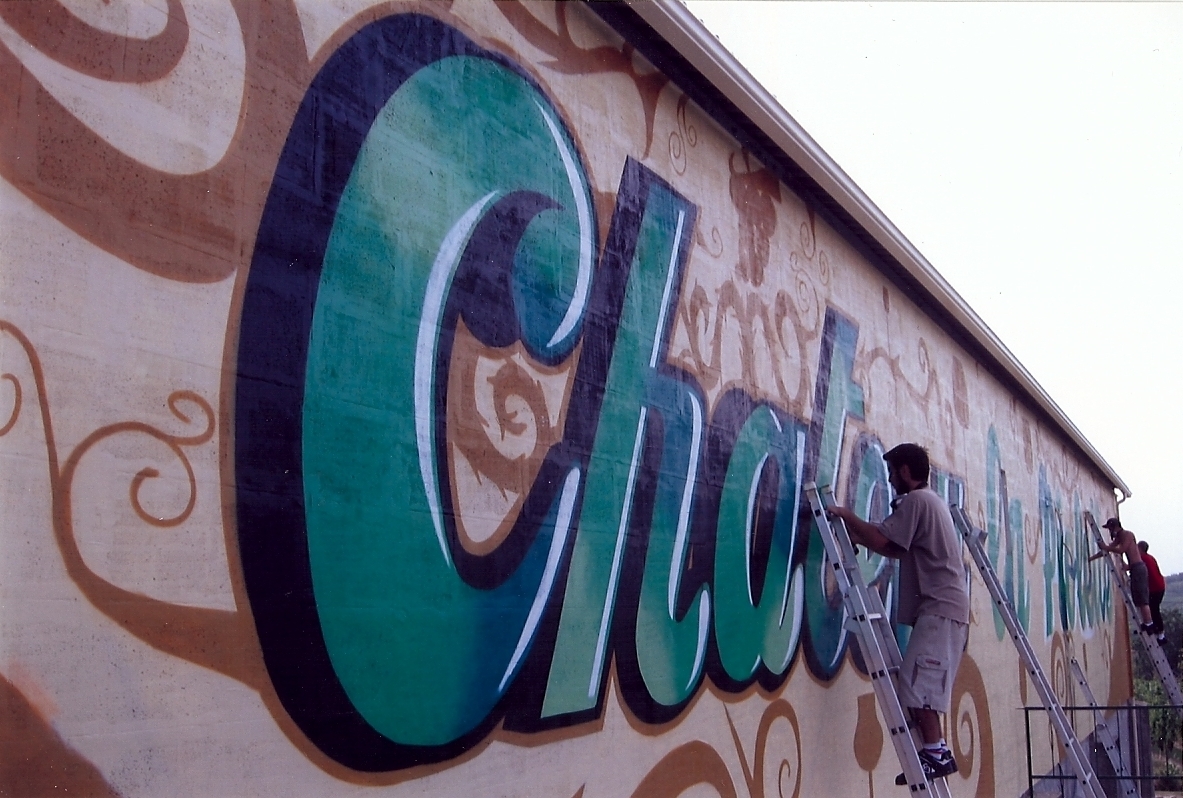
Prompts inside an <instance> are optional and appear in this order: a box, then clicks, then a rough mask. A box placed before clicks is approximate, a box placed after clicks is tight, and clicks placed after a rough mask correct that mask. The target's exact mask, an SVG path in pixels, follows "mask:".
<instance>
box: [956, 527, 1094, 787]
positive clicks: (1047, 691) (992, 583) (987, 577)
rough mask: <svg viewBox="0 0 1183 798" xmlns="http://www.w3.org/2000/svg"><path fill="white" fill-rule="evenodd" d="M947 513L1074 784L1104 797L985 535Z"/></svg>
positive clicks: (1086, 754)
mask: <svg viewBox="0 0 1183 798" xmlns="http://www.w3.org/2000/svg"><path fill="white" fill-rule="evenodd" d="M949 510H950V512H951V513H952V514H953V524H954V526H956V527H957V531H958V532H960V533H961V537H962V538H964V539H965V545H966V546H967V547H968V548H969V552H970V554H971V555H972V556H973V559H974V562H975V563H976V564H977V566H978V570H979V571H980V572H981V573H982V581H984V582H985V583H986V588H987V589H988V590H989V591H990V596H991V597H992V598H993V599H994V606H996V607H997V608H998V612H999V613H1000V614H1001V615H1002V620H1003V622H1004V623H1005V624H1006V628H1007V631H1009V632H1010V636H1011V639H1012V640H1013V641H1014V644H1015V648H1017V649H1018V650H1019V659H1021V660H1022V661H1023V665H1024V666H1025V667H1026V668H1027V673H1028V674H1030V675H1031V681H1032V683H1033V684H1034V685H1035V690H1036V692H1038V693H1039V698H1040V699H1041V700H1042V701H1043V706H1044V707H1045V708H1046V709H1047V712H1048V717H1049V718H1050V719H1051V722H1052V726H1053V727H1054V728H1055V730H1056V734H1057V735H1059V738H1060V743H1061V744H1062V745H1063V746H1064V750H1065V751H1066V752H1067V754H1068V762H1069V764H1070V765H1071V766H1072V770H1073V771H1074V772H1075V773H1076V781H1077V784H1079V786H1080V791H1081V793H1082V794H1083V795H1084V796H1085V798H1105V791H1104V790H1103V789H1102V788H1101V786H1100V784H1098V783H1097V774H1096V773H1094V772H1093V767H1092V765H1091V764H1090V763H1089V758H1088V752H1087V751H1086V750H1085V748H1084V746H1083V745H1082V744H1081V742H1080V740H1078V739H1077V738H1076V732H1074V731H1073V730H1072V723H1071V722H1070V721H1069V719H1068V715H1067V713H1065V712H1064V708H1063V707H1062V706H1060V702H1059V701H1057V700H1056V694H1055V691H1054V690H1053V689H1052V684H1051V682H1050V681H1048V678H1047V676H1046V675H1045V674H1044V672H1043V668H1042V666H1040V664H1039V658H1038V657H1036V656H1035V651H1034V649H1032V648H1031V641H1030V640H1028V639H1027V634H1026V632H1024V631H1023V627H1022V626H1021V625H1020V624H1019V619H1018V617H1016V615H1015V609H1014V607H1013V606H1012V605H1011V603H1010V599H1008V598H1007V597H1006V593H1005V592H1004V591H1003V589H1002V583H1001V582H999V581H998V574H997V573H995V571H994V567H993V566H992V565H990V559H989V558H988V557H987V556H986V551H985V549H983V548H982V542H983V541H984V540H985V538H986V533H985V532H982V531H980V530H977V529H974V528H973V524H971V523H970V521H969V516H967V515H966V514H965V510H963V509H961V508H960V507H958V506H956V505H950V506H949Z"/></svg>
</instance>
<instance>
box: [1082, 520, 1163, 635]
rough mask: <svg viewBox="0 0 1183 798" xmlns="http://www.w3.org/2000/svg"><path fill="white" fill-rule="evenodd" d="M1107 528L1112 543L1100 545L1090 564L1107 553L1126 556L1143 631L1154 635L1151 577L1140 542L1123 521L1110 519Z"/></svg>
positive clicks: (1131, 589)
mask: <svg viewBox="0 0 1183 798" xmlns="http://www.w3.org/2000/svg"><path fill="white" fill-rule="evenodd" d="M1105 528H1106V529H1108V530H1109V537H1110V539H1111V540H1112V542H1111V543H1108V544H1106V543H1102V544H1100V549H1101V550H1100V551H1099V552H1097V553H1096V554H1094V555H1093V556H1092V557H1089V562H1092V561H1093V560H1096V559H1098V558H1100V557H1104V556H1105V555H1106V554H1107V553H1108V554H1117V555H1118V556H1119V557H1120V556H1121V555H1125V560H1126V572H1127V573H1128V574H1129V577H1130V595H1131V596H1133V598H1134V606H1136V607H1137V608H1138V612H1139V613H1141V615H1142V620H1141V627H1142V631H1143V632H1145V633H1147V634H1152V633H1153V632H1154V631H1155V630H1154V618H1153V616H1152V615H1151V614H1150V583H1149V581H1148V580H1149V576H1148V572H1147V570H1146V563H1144V562H1142V552H1141V550H1139V548H1138V541H1137V539H1136V538H1135V537H1134V533H1133V532H1131V531H1130V530H1128V529H1123V528H1122V526H1121V521H1119V520H1117V519H1116V518H1110V519H1109V520H1108V521H1106V522H1105Z"/></svg>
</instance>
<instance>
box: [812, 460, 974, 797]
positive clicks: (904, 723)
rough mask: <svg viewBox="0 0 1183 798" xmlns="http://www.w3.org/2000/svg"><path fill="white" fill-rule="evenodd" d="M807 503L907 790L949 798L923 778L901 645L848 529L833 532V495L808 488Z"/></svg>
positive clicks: (941, 782) (941, 784)
mask: <svg viewBox="0 0 1183 798" xmlns="http://www.w3.org/2000/svg"><path fill="white" fill-rule="evenodd" d="M805 497H806V499H808V501H809V506H810V508H811V509H812V511H813V517H814V520H815V521H816V522H817V528H818V531H819V532H820V533H821V537H822V542H823V543H824V544H825V547H826V556H827V558H828V559H829V562H830V565H831V566H832V567H833V569H834V579H835V580H836V581H837V583H838V589H839V591H840V592H841V593H842V605H843V607H844V608H845V610H846V623H845V626H846V628H847V629H848V630H849V631H851V632H854V633H855V634H857V635H858V639H859V645H860V647H861V650H862V654H863V659H864V660H865V661H866V664H867V670H868V671H869V672H870V674H871V685H872V686H873V687H874V689H875V698H876V699H877V700H878V702H879V711H880V712H882V713H883V717H884V720H885V721H886V722H887V729H888V731H889V732H891V734H890V735H889V736H890V737H891V742H892V745H894V746H895V752H896V755H897V756H898V757H899V760H900V764H901V765H903V768H904V778H905V779H907V782H908V787H909V788H910V790H911V792H912V794H913V795H922V796H929V795H935V796H938V798H951V793H950V792H949V785H948V783H947V782H946V781H945V779H944V778H940V779H935V780H934V781H932V782H931V783H930V782H929V781H928V780H927V779H925V777H924V768H923V767H922V766H921V764H920V754H919V748H918V747H917V743H916V737H915V734H914V733H913V730H912V723H911V719H910V718H909V717H908V714H907V712H906V711H905V709H904V707H903V706H902V705H901V704H900V698H899V694H898V693H897V692H896V683H895V679H896V678H897V676H898V674H899V670H900V665H901V663H902V661H903V658H902V657H901V656H900V646H899V643H897V642H896V638H895V629H894V627H893V625H892V623H891V620H890V618H888V615H887V610H886V609H885V608H884V606H883V600H882V599H881V598H880V597H879V592H878V591H876V590H872V589H870V588H869V587H867V583H866V581H865V580H864V579H863V574H862V571H861V570H860V569H859V564H858V560H857V559H856V556H857V555H856V554H855V551H854V546H853V545H852V544H851V542H850V536H849V534H848V533H847V531H846V524H844V523H843V522H842V521H841V519H835V520H834V522H833V525H832V526H831V522H830V519H829V517H828V516H827V515H826V511H825V508H826V507H827V506H832V505H833V504H834V494H833V492H832V491H831V490H830V489H829V488H828V487H823V488H820V489H819V488H818V487H817V485H815V484H814V483H812V482H810V483H807V484H806V485H805Z"/></svg>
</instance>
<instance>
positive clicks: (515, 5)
mask: <svg viewBox="0 0 1183 798" xmlns="http://www.w3.org/2000/svg"><path fill="white" fill-rule="evenodd" d="M493 5H494V7H495V8H496V9H497V10H498V11H500V12H501V14H502V15H503V16H504V17H505V18H506V19H507V20H509V23H510V24H511V25H513V27H514V29H515V30H516V31H517V32H518V33H519V34H521V36H522V37H524V38H525V39H526V41H528V42H529V43H530V44H531V45H533V46H534V47H537V48H538V49H539V50H541V51H542V52H544V53H546V54H547V55H549V56H550V57H551V60H550V61H539V62H538V63H539V65H540V66H544V67H546V68H548V69H551V70H553V71H555V72H558V73H559V74H561V75H597V74H604V73H616V74H619V75H624V76H625V77H627V78H629V79H630V80H632V82H633V85H634V86H635V87H636V89H637V94H638V95H640V98H641V106H642V107H643V108H644V111H645V152H644V154H642V155H641V158H640V160H642V161H643V160H645V159H646V158H648V157H649V151H650V150H651V149H652V148H653V131H654V127H655V126H656V123H657V101H658V98H659V97H660V96H661V92H662V91H663V90H664V89H665V87H666V86H667V85H669V82H670V79H669V78H668V77H666V76H665V74H664V73H662V72H659V71H657V70H651V71H641V70H639V69H637V64H636V60H635V59H634V55H635V53H636V48H634V47H633V45H631V44H629V43H627V42H625V43H623V44H621V46H620V47H619V48H616V47H610V46H601V47H580V46H579V45H578V44H577V43H576V41H575V38H574V37H573V36H572V35H571V27H570V24H569V23H568V22H567V12H568V8H569V5H568V4H567V3H555V4H554V6H553V8H554V10H555V21H556V23H557V26H558V32H557V33H556V32H555V31H553V30H551V29H550V28H549V27H547V26H546V25H545V24H544V23H543V22H542V21H541V20H540V19H538V18H537V17H535V16H534V14H532V13H531V12H530V10H529V9H528V8H527V7H526V6H525V5H524V4H523V3H520V2H516V0H515V2H502V3H494V4H493ZM498 44H500V45H501V46H502V47H503V48H505V49H507V50H509V49H511V48H509V46H508V45H506V44H505V43H503V42H498Z"/></svg>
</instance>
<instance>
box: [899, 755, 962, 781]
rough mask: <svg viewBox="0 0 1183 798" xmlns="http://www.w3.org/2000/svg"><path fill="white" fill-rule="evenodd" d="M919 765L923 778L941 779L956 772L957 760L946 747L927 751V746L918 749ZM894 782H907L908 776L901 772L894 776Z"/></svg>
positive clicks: (930, 779)
mask: <svg viewBox="0 0 1183 798" xmlns="http://www.w3.org/2000/svg"><path fill="white" fill-rule="evenodd" d="M920 767H922V768H924V778H926V779H927V780H929V781H932V780H933V779H941V778H944V777H945V776H948V775H951V774H953V773H956V772H957V760H956V759H954V758H953V752H952V751H950V750H949V749H948V748H942V749H940V750H939V751H929V750H928V749H927V748H921V749H920ZM895 783H896V784H900V785H903V784H907V783H908V778H907V777H906V776H905V775H904V774H903V773H901V774H900V775H898V776H896V777H895Z"/></svg>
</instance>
